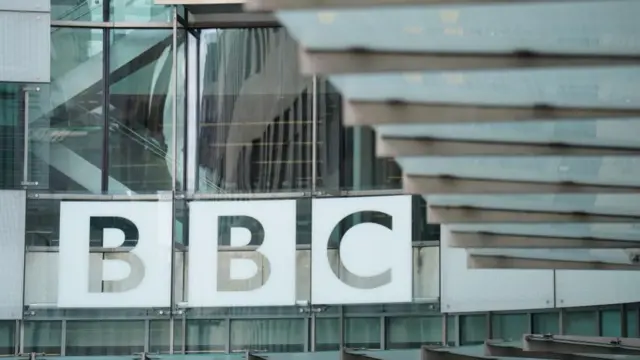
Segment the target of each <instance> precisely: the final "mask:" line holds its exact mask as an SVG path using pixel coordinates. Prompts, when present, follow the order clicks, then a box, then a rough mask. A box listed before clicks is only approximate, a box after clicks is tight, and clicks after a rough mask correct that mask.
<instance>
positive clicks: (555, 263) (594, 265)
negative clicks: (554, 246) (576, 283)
mask: <svg viewBox="0 0 640 360" xmlns="http://www.w3.org/2000/svg"><path fill="white" fill-rule="evenodd" d="M467 268H469V269H520V270H522V269H528V270H554V269H555V270H640V265H634V264H615V263H604V262H597V261H568V260H548V259H529V258H518V257H507V256H497V255H472V254H468V255H467ZM536 351H538V350H536ZM539 351H544V350H539ZM575 352H579V351H575Z"/></svg>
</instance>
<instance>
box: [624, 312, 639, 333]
mask: <svg viewBox="0 0 640 360" xmlns="http://www.w3.org/2000/svg"><path fill="white" fill-rule="evenodd" d="M626 316H627V336H628V337H638V310H637V309H629V310H627V315H626Z"/></svg>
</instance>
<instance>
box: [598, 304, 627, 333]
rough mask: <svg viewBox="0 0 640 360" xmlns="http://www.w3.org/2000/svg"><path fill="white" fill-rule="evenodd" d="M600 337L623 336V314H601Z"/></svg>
mask: <svg viewBox="0 0 640 360" xmlns="http://www.w3.org/2000/svg"><path fill="white" fill-rule="evenodd" d="M600 336H611V337H619V336H622V313H621V312H620V311H619V310H602V311H601V312H600ZM627 336H628V335H627Z"/></svg>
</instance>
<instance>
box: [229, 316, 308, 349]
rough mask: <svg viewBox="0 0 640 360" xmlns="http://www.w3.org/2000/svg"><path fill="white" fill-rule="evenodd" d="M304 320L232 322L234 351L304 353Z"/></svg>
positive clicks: (232, 346)
mask: <svg viewBox="0 0 640 360" xmlns="http://www.w3.org/2000/svg"><path fill="white" fill-rule="evenodd" d="M304 324H305V322H304V320H303V319H278V320H276V319H265V320H232V321H231V350H232V351H248V350H253V351H269V352H301V351H304V343H305V337H306V336H307V335H306V334H307V331H306V330H305V327H304Z"/></svg>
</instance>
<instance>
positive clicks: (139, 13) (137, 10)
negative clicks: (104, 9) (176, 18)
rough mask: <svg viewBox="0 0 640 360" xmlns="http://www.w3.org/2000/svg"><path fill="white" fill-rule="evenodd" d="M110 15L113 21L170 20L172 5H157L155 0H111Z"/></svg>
mask: <svg viewBox="0 0 640 360" xmlns="http://www.w3.org/2000/svg"><path fill="white" fill-rule="evenodd" d="M103 1H104V0H103ZM109 16H110V20H111V21H132V22H151V21H162V22H169V21H171V6H166V5H156V4H155V2H154V0H109Z"/></svg>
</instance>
